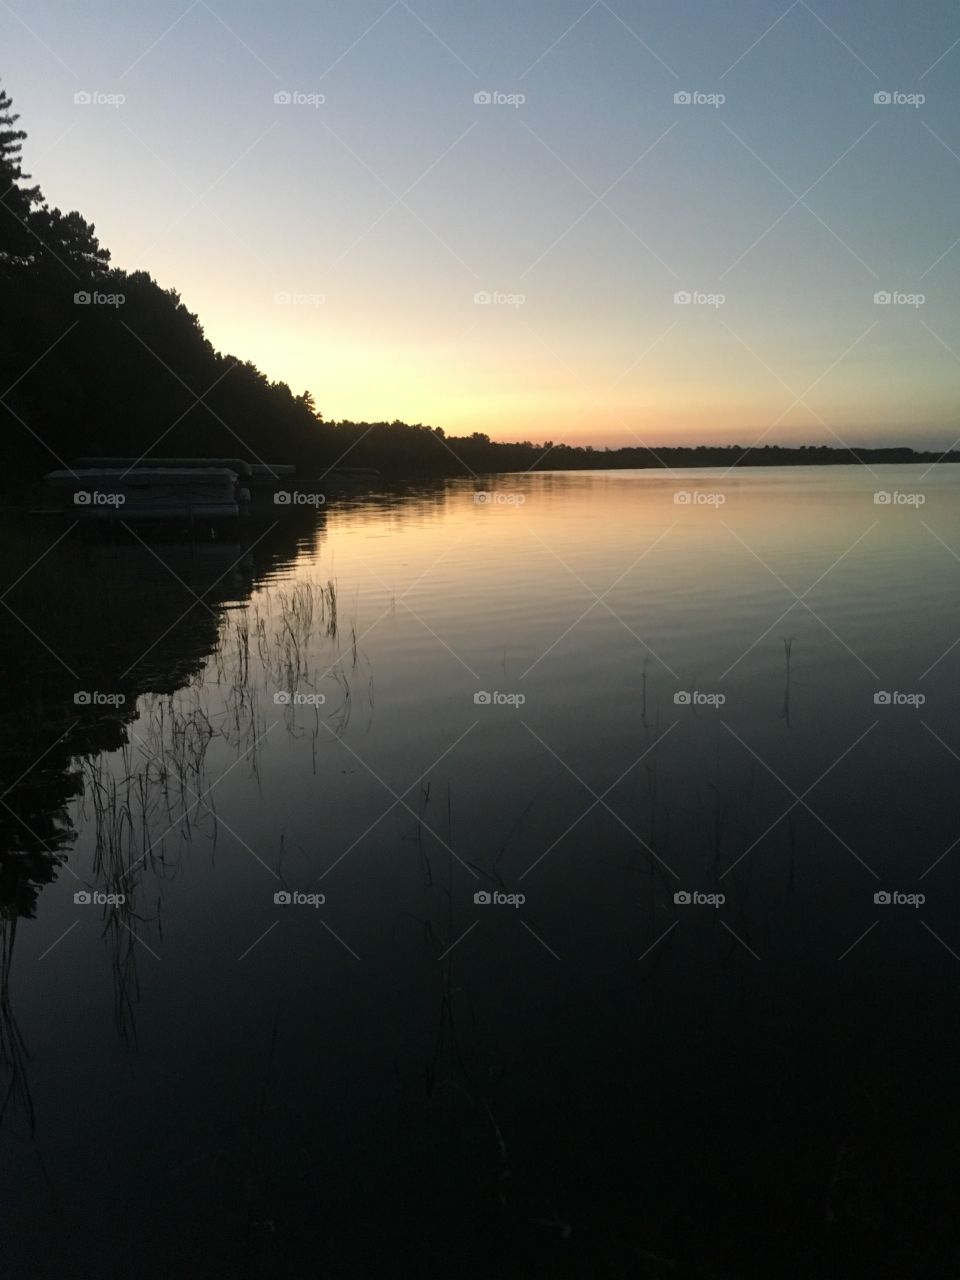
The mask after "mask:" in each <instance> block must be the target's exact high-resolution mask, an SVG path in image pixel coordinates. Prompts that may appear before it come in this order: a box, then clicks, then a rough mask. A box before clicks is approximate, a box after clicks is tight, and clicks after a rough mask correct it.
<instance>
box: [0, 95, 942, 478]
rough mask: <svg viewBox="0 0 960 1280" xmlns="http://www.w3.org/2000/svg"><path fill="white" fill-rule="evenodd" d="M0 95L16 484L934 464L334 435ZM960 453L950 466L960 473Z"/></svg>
mask: <svg viewBox="0 0 960 1280" xmlns="http://www.w3.org/2000/svg"><path fill="white" fill-rule="evenodd" d="M18 120H19V117H18V115H17V114H16V113H15V112H14V110H13V103H12V100H11V98H10V97H9V95H8V94H7V93H6V91H5V90H4V89H2V88H0V326H2V332H0V337H2V341H0V484H2V483H4V482H7V483H9V482H18V481H19V480H21V479H24V478H31V477H37V476H39V475H41V474H43V472H45V471H47V470H50V469H52V468H55V467H61V466H65V465H67V464H69V462H70V461H71V459H73V458H75V457H78V456H80V455H84V454H86V455H92V454H100V455H109V454H114V455H135V456H139V455H141V454H152V455H154V456H178V455H200V456H207V457H241V458H246V459H247V460H249V461H268V462H294V463H296V464H297V465H298V466H299V467H300V468H301V470H304V471H308V472H319V471H323V470H326V469H327V468H329V467H331V466H335V465H337V464H338V463H339V464H342V465H345V466H359V467H372V468H376V469H377V470H379V471H382V472H383V473H384V474H387V475H391V476H409V477H415V476H421V475H459V474H465V473H469V472H475V473H477V474H481V473H483V472H491V471H520V470H552V469H561V470H568V469H582V468H597V467H618V468H619V467H659V466H664V467H671V468H673V467H683V466H731V465H737V464H740V465H752V466H755V465H784V464H788V463H799V462H802V463H807V464H827V463H831V462H849V461H855V460H857V459H858V458H862V459H863V460H864V461H872V462H885V461H890V462H904V461H922V460H932V459H933V458H934V456H935V455H933V454H919V453H915V452H914V451H913V450H910V449H885V450H876V449H868V450H861V451H858V452H857V453H856V454H852V453H851V451H850V450H847V449H844V448H826V447H819V446H818V447H805V448H799V449H796V448H788V447H783V446H763V447H761V448H757V449H744V448H741V447H740V446H738V445H731V446H724V447H711V446H700V447H698V448H675V447H674V448H656V449H650V448H646V447H642V446H636V447H627V448H623V449H595V448H593V447H591V446H574V445H566V444H562V443H554V442H552V441H550V440H547V441H544V442H542V443H536V442H533V441H529V440H524V441H519V442H516V443H502V442H498V441H492V440H490V439H489V437H488V436H487V435H486V434H485V433H483V432H474V433H473V434H471V435H469V436H459V437H457V436H447V435H445V433H444V432H443V430H442V429H441V428H440V427H430V426H424V425H423V424H420V423H417V424H415V425H410V424H408V423H403V422H376V423H366V422H350V421H342V422H325V421H324V419H323V415H322V414H321V413H320V412H318V410H317V406H316V404H315V403H314V398H313V396H312V395H311V393H310V392H309V391H304V392H302V393H301V394H300V395H295V394H294V392H293V391H292V390H291V388H290V387H289V386H288V385H287V384H286V383H285V382H273V381H271V380H270V379H269V378H268V377H267V375H266V374H264V373H263V372H261V370H259V369H258V368H257V367H256V365H254V364H253V363H252V362H251V361H249V360H245V359H243V358H242V357H239V356H234V355H230V354H225V353H222V352H219V351H217V350H215V348H214V347H213V345H212V343H211V342H210V341H209V340H208V339H207V337H206V336H205V334H204V331H203V326H202V325H201V323H200V320H199V319H198V317H197V316H196V315H194V314H193V312H191V311H190V310H189V309H188V308H187V307H186V306H185V305H184V303H183V302H182V300H181V298H180V295H179V294H178V293H177V291H176V290H175V289H164V288H162V287H161V286H160V285H159V284H158V283H157V282H156V281H155V280H154V279H153V278H152V277H151V276H150V275H149V273H148V272H146V271H123V270H120V269H119V268H116V267H112V266H111V265H110V252H109V250H108V249H106V248H105V247H104V246H102V245H101V244H100V242H99V240H98V239H97V236H96V229H95V227H94V226H93V225H92V224H91V223H89V222H87V221H86V220H85V219H84V218H83V217H82V216H81V215H80V214H79V213H77V212H76V211H72V212H68V213H63V212H61V210H60V209H57V208H52V207H51V206H50V205H49V204H48V202H47V201H46V200H45V199H44V196H43V193H42V191H41V190H40V187H39V186H37V185H35V184H34V183H33V181H32V179H31V177H30V175H29V174H27V173H25V172H24V171H23V167H22V147H23V142H24V140H25V138H26V136H27V135H26V133H25V132H24V131H23V130H22V129H19V128H18V127H17V123H18ZM957 456H960V455H950V460H953V459H954V457H957Z"/></svg>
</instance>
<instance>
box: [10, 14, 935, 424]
mask: <svg viewBox="0 0 960 1280" xmlns="http://www.w3.org/2000/svg"><path fill="white" fill-rule="evenodd" d="M0 83H2V84H3V85H4V87H5V88H6V89H7V91H8V92H9V93H10V94H11V96H12V97H13V99H14V104H15V108H16V109H17V110H18V111H19V112H20V114H21V121H20V125H21V127H23V128H25V129H26V130H27V132H28V140H27V143H26V146H25V167H26V169H27V171H28V172H29V173H31V174H32V175H33V177H34V179H35V180H36V181H38V182H39V183H40V185H41V186H42V188H43V191H44V194H45V195H46V197H47V199H48V200H49V201H50V203H51V204H54V205H57V206H59V207H61V208H63V209H68V208H69V209H72V208H77V209H79V210H80V212H81V213H82V214H83V215H84V216H85V217H86V218H87V219H88V220H89V221H91V222H93V223H94V224H95V226H96V229H97V233H98V235H99V237H100V239H101V242H102V243H104V244H105V245H106V246H107V247H108V248H109V249H110V250H111V252H112V255H113V262H114V265H116V266H120V267H123V268H126V269H144V270H147V271H149V272H150V273H151V274H152V275H153V276H154V277H155V278H156V279H157V280H158V281H159V283H160V284H162V285H163V286H164V287H174V288H176V289H177V290H178V292H179V293H180V294H181V296H182V298H183V301H184V302H185V303H186V305H187V306H188V307H189V308H190V309H191V310H192V311H194V312H196V313H197V314H198V316H199V317H200V320H201V322H202V324H203V326H204V329H205V332H206V334H207V336H208V337H209V338H210V340H211V341H212V342H213V344H214V345H215V346H216V347H217V348H218V349H220V350H222V351H226V352H229V353H231V354H233V355H236V356H240V357H242V358H244V359H250V360H252V361H253V362H254V363H256V364H257V365H258V366H259V367H260V368H261V369H263V370H264V372H265V373H267V375H268V376H269V377H270V378H272V379H282V380H284V381H286V382H288V383H289V384H290V385H291V387H292V388H293V390H294V391H296V392H299V391H301V390H303V389H305V388H308V389H309V390H311V391H312V392H313V394H314V396H315V398H316V401H317V404H318V407H319V409H320V410H321V411H322V412H323V414H324V416H325V417H326V418H328V419H343V418H349V419H353V420H356V421H363V420H368V421H374V420H384V419H386V420H393V419H397V418H399V419H401V420H404V421H408V422H422V423H428V424H430V425H432V426H441V427H443V428H444V430H445V431H446V432H447V433H448V434H463V433H469V432H472V431H485V432H487V433H488V434H489V435H490V436H491V437H492V438H494V439H508V440H509V439H531V440H537V441H540V440H544V439H550V440H555V441H565V442H568V443H571V444H584V443H592V444H594V445H596V446H604V445H607V446H610V447H616V446H619V445H631V444H649V445H653V446H655V445H658V444H683V443H690V444H695V443H736V444H741V445H748V444H753V443H754V442H757V441H759V442H762V443H770V444H775V443H805V442H808V443H827V444H850V445H853V446H857V445H882V444H887V443H890V444H893V443H897V444H899V443H910V444H914V445H915V446H917V447H948V446H949V445H951V444H952V443H953V442H954V441H955V439H956V438H957V437H958V436H960V412H958V403H960V401H958V389H960V307H958V306H957V305H956V303H957V299H958V284H960V217H958V211H960V110H958V106H960V11H958V10H957V8H956V6H955V5H952V4H948V3H946V2H940V0H930V2H926V0H920V2H919V3H908V2H907V0H903V2H902V3H901V2H895V0H872V2H871V3H870V4H857V5H852V4H850V3H849V0H814V2H813V3H812V4H808V3H806V0H793V2H792V3H791V2H790V0H783V2H781V0H773V2H771V0H729V2H723V0H709V2H708V3H701V2H700V0H691V2H690V3H684V2H683V0H654V2H653V3H643V4H640V3H636V0H610V2H609V3H607V2H606V0H593V2H591V0H550V3H546V2H545V0H539V2H534V0H483V2H478V3H474V4H468V3H466V2H465V0H410V2H409V3H408V0H349V2H347V0H337V2H328V0H270V2H269V3H268V2H267V0H256V2H254V0H250V2H242V3H237V2H236V0H210V2H209V3H208V0H156V2H154V3H151V4H150V5H130V4H129V3H122V2H121V0H86V2H85V3H84V4H83V5H77V4H75V3H68V2H67V0H0ZM77 95H80V99H81V100H80V101H77V100H75V99H76V96H77ZM478 95H479V98H478ZM678 95H679V97H678ZM877 95H880V100H879V101H878V100H876V97H877ZM84 96H87V97H89V98H90V99H91V100H89V101H84V100H83V99H84ZM884 97H887V98H889V100H884ZM121 99H122V100H121ZM878 295H879V296H880V299H881V300H879V301H878V300H877V296H878ZM884 297H889V298H890V300H889V301H883V300H882V299H883V298H884Z"/></svg>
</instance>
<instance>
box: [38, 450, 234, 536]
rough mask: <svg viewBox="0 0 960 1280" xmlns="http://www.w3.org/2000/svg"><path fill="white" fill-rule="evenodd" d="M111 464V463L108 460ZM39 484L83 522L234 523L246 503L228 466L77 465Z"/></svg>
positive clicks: (50, 473) (55, 472)
mask: <svg viewBox="0 0 960 1280" xmlns="http://www.w3.org/2000/svg"><path fill="white" fill-rule="evenodd" d="M111 461H113V460H111ZM44 479H45V481H46V482H47V484H48V485H50V486H51V487H52V488H53V489H55V490H56V492H57V493H58V495H59V497H60V500H61V502H62V504H63V506H64V507H65V508H66V509H68V510H69V511H70V512H71V513H72V514H73V515H74V516H77V517H80V518H81V519H85V520H114V521H116V520H119V521H134V520H137V521H147V520H161V521H171V520H180V521H186V522H187V523H189V524H191V525H192V524H193V523H194V522H195V521H197V520H203V521H205V522H207V523H209V522H211V521H220V520H237V519H238V518H239V517H240V516H241V515H242V514H245V508H246V506H247V505H248V502H247V500H246V499H245V498H244V495H243V490H242V487H241V486H239V485H238V479H239V477H238V475H237V472H236V471H234V470H233V469H232V468H230V467H214V466H185V467H174V466H158V465H153V464H151V465H150V466H145V467H143V466H136V467H126V468H124V467H123V466H115V467H81V466H78V467H76V468H74V469H71V470H60V471H50V472H48V473H47V475H46V476H44Z"/></svg>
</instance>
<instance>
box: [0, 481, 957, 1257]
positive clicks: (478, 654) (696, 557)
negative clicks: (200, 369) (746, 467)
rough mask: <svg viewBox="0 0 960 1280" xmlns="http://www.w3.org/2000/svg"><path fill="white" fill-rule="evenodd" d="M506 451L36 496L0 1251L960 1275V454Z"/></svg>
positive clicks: (10, 641) (9, 690) (18, 744)
mask: <svg viewBox="0 0 960 1280" xmlns="http://www.w3.org/2000/svg"><path fill="white" fill-rule="evenodd" d="M486 483H488V484H489V488H490V489H491V490H493V491H494V497H493V499H491V500H489V501H485V502H477V501H476V500H475V496H474V490H475V489H476V488H477V487H478V486H477V485H475V484H472V483H461V482H455V483H447V484H445V485H438V486H437V487H435V488H430V489H425V490H418V491H407V492H405V493H376V494H366V495H357V496H356V497H353V498H350V499H343V500H339V501H332V500H331V502H330V503H329V504H328V506H327V508H326V510H325V511H324V512H322V513H321V514H320V515H319V516H314V515H313V514H307V515H303V516H298V517H291V516H289V515H286V514H285V515H284V517H283V520H282V522H281V523H280V524H279V525H277V527H276V528H273V529H271V528H270V527H269V523H267V524H265V525H263V526H260V527H258V528H256V529H254V530H253V531H252V532H251V534H250V536H249V542H250V543H251V544H252V545H250V546H248V547H247V548H246V549H241V548H240V547H239V546H228V545H222V546H205V547H203V548H197V549H195V550H192V551H191V549H190V548H189V547H185V546H161V545H158V544H151V545H150V546H149V547H148V546H145V545H143V544H141V543H139V542H138V541H136V540H135V539H127V540H125V541H124V540H120V541H118V542H117V543H116V544H104V543H95V542H92V541H90V540H89V539H81V538H79V537H78V536H77V535H76V534H75V533H74V534H70V535H67V536H65V537H63V538H62V540H61V541H59V542H56V545H53V544H54V542H55V540H56V539H57V538H58V537H59V536H60V535H61V533H63V526H60V525H56V526H55V525H52V524H50V523H49V522H44V521H38V520H37V519H34V520H28V519H25V518H22V517H18V518H14V517H7V518H5V529H4V539H3V551H2V553H0V555H2V561H3V567H2V580H3V591H4V592H6V594H5V595H4V597H3V599H4V606H5V607H4V609H3V611H2V615H3V616H2V617H0V645H2V654H3V659H4V662H3V667H4V684H5V688H4V697H3V712H2V715H3V723H2V730H3V745H2V756H0V772H2V779H3V781H2V787H0V792H2V802H0V858H2V864H0V904H2V913H3V914H2V919H0V925H2V930H3V952H2V973H0V978H2V994H0V1061H2V1078H0V1086H2V1092H0V1106H2V1108H3V1110H2V1122H0V1203H2V1205H3V1210H2V1214H0V1219H2V1225H0V1233H2V1234H0V1256H2V1257H3V1258H4V1259H5V1268H4V1269H5V1271H6V1273H7V1274H9V1275H11V1276H24V1277H26V1276H29V1277H63V1276H69V1277H88V1276H89V1277H98V1278H99V1277H127V1276H130V1277H150V1278H154V1277H156V1278H161V1277H163V1278H166V1277H207V1276H210V1277H220V1276H249V1277H261V1276H262V1277H273V1276H294V1277H301V1276H303V1277H308V1276H309V1277H313V1276H330V1277H345V1278H346V1277H350V1278H353V1277H366V1276H406V1275H418V1276H427V1277H432V1276H437V1277H450V1276H484V1277H486V1276H491V1277H494V1276H497V1277H499V1276H514V1275H516V1276H540V1275H543V1276H561V1277H562V1276H616V1277H620V1276H624V1277H626V1276H631V1277H632V1276H636V1277H656V1278H657V1280H659V1278H660V1277H670V1276H673V1277H688V1276H689V1277H701V1276H703V1277H723V1278H727V1277H741V1276H747V1275H754V1274H756V1275H761V1274H762V1275H766V1276H787V1277H792V1276H797V1277H800V1276H803V1277H835V1276H836V1277H840V1276H856V1275H871V1276H891V1277H913V1276H916V1277H941V1276H944V1277H945V1276H955V1275H957V1274H960V1245H958V1228H957V1225H956V1222H957V1214H956V1203H957V1192H958V1179H957V1173H956V1163H957V1159H956V1153H957V1147H958V1139H960V1107H958V1103H957V1091H958V1084H957V1061H958V1058H957V1050H958V1047H960V1046H958V1040H960V1034H958V1028H960V1021H958V1013H960V999H958V992H960V923H958V921H960V881H958V868H960V844H957V845H956V847H954V846H955V842H957V841H958V837H960V793H958V788H957V778H958V766H960V717H958V710H960V687H958V672H960V643H958V637H960V592H958V586H960V503H958V498H960V470H958V469H956V468H949V467H941V468H939V469H936V470H934V471H932V472H931V473H930V474H929V475H924V473H923V471H922V469H920V468H913V469H904V470H902V471H901V470H894V469H889V468H884V469H880V470H879V471H878V472H877V473H876V474H873V473H870V472H869V471H867V470H866V469H864V468H855V467H850V468H823V469H816V470H810V471H806V470H797V469H790V470H770V471H760V470H758V471H754V472H747V473H741V474H740V475H737V476H736V477H735V478H733V479H728V478H725V477H721V476H720V475H719V473H714V474H712V475H711V474H709V473H701V474H698V475H696V476H694V475H693V474H692V473H689V472H685V473H683V474H682V475H681V477H680V479H679V480H678V481H676V482H674V481H673V480H672V479H671V478H670V477H669V476H655V475H650V474H649V473H643V474H631V473H616V474H592V475H590V474H586V475H575V474H566V475H544V476H535V477H501V478H499V479H498V480H490V481H488V482H486ZM679 489H682V490H684V491H687V492H688V493H690V494H691V495H693V496H692V497H691V500H690V501H689V502H679V503H678V502H676V501H675V500H674V497H675V494H676V492H677V490H679ZM877 491H882V492H885V493H890V494H894V495H899V498H897V497H895V498H894V499H893V500H891V501H890V502H889V503H879V504H878V503H876V502H875V501H874V493H875V492H877ZM717 493H719V494H721V495H722V496H723V498H724V499H725V501H724V502H723V503H722V505H719V504H718V502H717V501H716V499H714V498H712V497H711V495H714V494H717ZM917 494H919V495H921V497H922V498H923V499H924V501H923V503H922V504H920V503H919V501H918V500H915V499H911V500H904V495H917ZM520 499H523V501H522V502H521V501H520ZM478 692H483V693H485V694H489V695H490V698H489V701H480V702H477V701H476V700H475V695H476V694H477V693H478ZM879 692H883V693H886V694H888V695H890V696H889V701H886V702H884V701H881V702H877V701H875V695H877V694H878V693H879ZM78 693H85V694H89V695H90V697H89V700H88V701H86V702H85V701H83V700H82V699H81V700H80V701H79V702H78V701H77V700H76V699H77V695H78ZM678 693H679V694H681V695H684V694H688V695H690V696H689V700H688V701H684V700H682V699H681V701H679V702H678V701H676V700H675V695H677V694H678ZM278 694H279V695H286V694H289V695H290V699H289V701H284V700H283V698H282V697H281V698H280V699H279V700H278V699H277V695H278ZM321 696H322V698H323V701H322V702H321V701H320V700H319V699H320V697H321ZM520 697H522V698H523V701H522V703H521V702H520V700H519V699H520ZM720 697H722V698H723V699H724V700H723V701H722V702H721V701H720ZM121 698H122V699H123V700H124V701H123V702H122V703H121V701H120V699H121ZM921 699H922V701H921ZM478 893H481V894H495V893H496V894H501V895H506V896H507V898H508V900H507V901H499V902H498V901H494V902H484V901H482V900H481V901H477V900H476V899H475V895H476V894H478ZM77 894H80V895H83V894H91V895H94V894H100V895H123V899H124V900H123V901H122V902H118V903H117V905H113V904H112V903H109V902H108V903H98V902H96V901H91V902H89V903H87V902H84V901H82V900H77V899H76V895H77ZM278 894H280V895H290V896H291V897H292V898H294V899H296V896H297V895H301V896H303V895H323V897H324V899H325V900H324V901H323V902H322V904H319V905H314V902H312V901H297V900H292V901H283V900H282V897H281V900H279V901H278V900H277V899H276V895H278ZM678 894H679V895H681V898H679V899H678V897H677V895H678ZM684 894H689V895H690V896H691V897H693V898H695V899H696V897H697V895H699V898H700V900H693V901H689V902H686V901H683V900H682V895H684ZM876 894H889V895H891V896H892V897H894V899H895V900H893V901H890V902H886V901H883V900H880V901H878V900H876V899H875V895H876ZM518 895H522V896H523V901H522V902H521V901H518V900H517V896H518ZM718 895H720V896H722V901H721V900H720V897H718ZM897 895H899V899H898V900H897ZM918 895H922V899H923V900H922V901H920V900H919V897H918Z"/></svg>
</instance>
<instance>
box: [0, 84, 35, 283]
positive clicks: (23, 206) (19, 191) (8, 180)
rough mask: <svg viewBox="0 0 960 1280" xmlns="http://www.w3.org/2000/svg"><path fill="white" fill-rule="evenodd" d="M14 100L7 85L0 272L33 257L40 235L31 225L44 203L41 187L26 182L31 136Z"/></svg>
mask: <svg viewBox="0 0 960 1280" xmlns="http://www.w3.org/2000/svg"><path fill="white" fill-rule="evenodd" d="M12 107H13V102H12V100H11V99H10V96H9V95H8V93H7V92H6V90H5V89H0V273H2V274H9V272H10V271H11V270H14V269H16V268H17V267H20V266H25V265H27V264H28V263H30V262H31V261H32V260H33V256H34V254H35V253H36V249H37V238H36V235H35V234H34V233H33V232H32V231H31V229H30V220H31V217H32V215H33V213H34V210H35V209H36V208H37V207H38V206H39V205H41V204H42V201H43V197H42V195H41V194H40V188H39V187H29V186H26V185H23V184H25V183H27V182H28V181H29V179H30V175H29V174H27V173H24V172H23V169H22V167H21V162H20V153H21V149H22V146H23V140H24V138H25V137H26V136H27V135H26V134H25V133H24V131H23V130H22V129H17V128H16V127H15V126H16V123H17V121H18V120H19V119H20V117H19V116H18V115H17V113H16V112H15V111H13V110H12Z"/></svg>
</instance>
